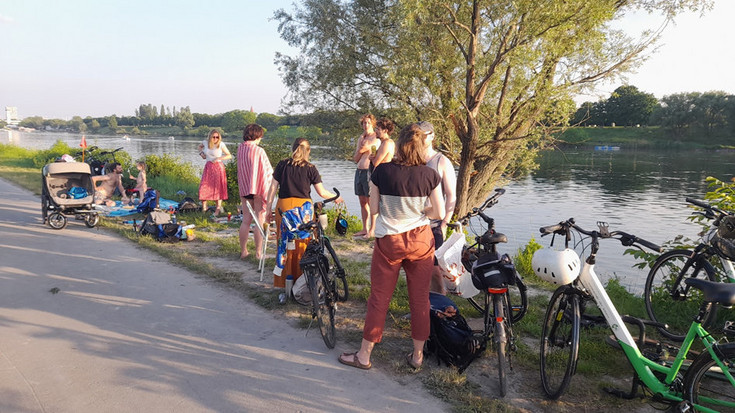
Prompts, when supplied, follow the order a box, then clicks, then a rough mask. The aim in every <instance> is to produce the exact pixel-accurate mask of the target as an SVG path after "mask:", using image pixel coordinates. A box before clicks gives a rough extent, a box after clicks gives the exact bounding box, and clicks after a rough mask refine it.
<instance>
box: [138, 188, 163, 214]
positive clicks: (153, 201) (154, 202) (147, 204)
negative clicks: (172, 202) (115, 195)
mask: <svg viewBox="0 0 735 413" xmlns="http://www.w3.org/2000/svg"><path fill="white" fill-rule="evenodd" d="M158 196H159V195H158V191H156V190H155V189H153V188H148V190H146V191H145V194H143V199H141V200H140V204H138V208H137V211H138V212H140V213H141V214H147V213H149V212H151V211H153V210H154V209H156V208H158Z"/></svg>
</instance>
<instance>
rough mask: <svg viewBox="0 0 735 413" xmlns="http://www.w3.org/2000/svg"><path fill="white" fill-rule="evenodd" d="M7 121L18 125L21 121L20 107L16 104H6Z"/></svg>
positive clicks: (9, 123)
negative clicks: (19, 115)
mask: <svg viewBox="0 0 735 413" xmlns="http://www.w3.org/2000/svg"><path fill="white" fill-rule="evenodd" d="M5 121H6V122H8V125H17V124H19V123H20V119H18V108H16V107H15V106H5Z"/></svg>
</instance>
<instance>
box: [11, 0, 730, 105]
mask: <svg viewBox="0 0 735 413" xmlns="http://www.w3.org/2000/svg"><path fill="white" fill-rule="evenodd" d="M292 2H293V0H269V1H254V0H239V1H236V0H231V1H224V0H210V1H194V0H177V1H173V0H169V1H163V0H148V1H143V0H125V1H122V0H110V1H106V0H103V1H100V0H64V1H58V0H0V108H4V107H5V106H15V107H17V108H18V115H19V117H20V118H21V119H22V118H25V117H29V116H42V117H44V118H46V119H49V118H60V119H70V118H71V117H72V116H77V115H78V116H82V117H86V116H93V117H99V116H109V115H112V114H115V115H118V116H132V115H134V114H135V109H136V108H138V106H139V105H141V104H148V103H150V104H152V105H154V106H156V107H158V108H160V106H161V105H162V104H163V105H164V106H166V107H169V108H173V107H176V108H177V109H178V108H181V107H182V106H189V108H190V109H191V111H192V112H198V113H209V114H216V113H224V112H227V111H230V110H234V109H242V110H250V109H251V108H252V109H253V110H254V111H255V112H256V113H261V112H269V113H274V114H275V113H278V111H279V109H280V108H281V105H280V104H281V100H282V98H283V97H284V96H285V95H286V93H287V90H286V88H285V86H284V85H283V83H282V82H281V79H280V76H279V72H278V68H277V66H276V65H275V64H274V58H275V53H276V52H277V51H279V52H282V53H285V54H291V55H292V54H294V53H295V51H294V49H292V48H290V47H289V46H288V45H287V44H286V43H285V42H284V41H283V40H281V39H280V37H279V35H278V31H277V24H278V23H277V22H276V21H273V20H270V19H271V17H272V16H273V12H274V11H275V10H276V9H279V8H284V9H286V10H289V9H291V8H292ZM734 16H735V2H733V1H731V0H715V7H714V9H713V10H712V11H710V12H708V13H707V14H706V15H705V16H704V17H700V16H699V15H698V14H685V15H681V16H679V17H678V18H677V20H676V21H677V23H676V25H674V26H669V27H667V28H666V30H665V32H664V36H663V38H662V39H661V41H660V42H659V48H658V49H657V51H656V52H655V53H653V54H652V55H651V57H650V58H649V60H648V61H647V62H646V63H645V64H644V65H643V66H642V67H640V68H639V69H637V73H634V74H630V75H628V77H627V82H626V81H617V82H615V83H609V84H600V85H599V86H598V87H597V90H596V91H595V92H594V93H593V94H591V95H587V96H580V97H578V98H577V101H578V103H581V102H583V101H597V100H598V99H600V98H602V99H606V98H607V97H609V95H610V93H611V92H612V91H613V90H615V88H616V87H618V86H620V85H622V84H631V85H634V86H636V87H638V89H640V90H642V91H644V92H647V93H653V94H654V95H655V96H656V97H657V98H661V97H663V96H665V95H670V94H673V93H681V92H705V91H711V90H722V91H725V92H727V93H732V94H735V70H733V69H734V68H733V66H734V65H735V52H734V51H733V50H735V30H732V24H733V23H732V21H733V20H732V19H733V17H734ZM661 22H662V19H661V18H660V17H657V16H649V15H646V14H644V13H638V14H635V15H632V16H628V17H626V18H625V20H624V21H623V22H621V23H620V24H621V25H622V27H623V28H624V29H625V30H626V31H628V32H630V33H631V34H634V33H637V31H638V30H639V29H640V28H642V27H657V26H659V25H660V23H661Z"/></svg>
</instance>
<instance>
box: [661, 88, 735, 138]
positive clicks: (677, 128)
mask: <svg viewBox="0 0 735 413" xmlns="http://www.w3.org/2000/svg"><path fill="white" fill-rule="evenodd" d="M661 103H662V105H661V106H660V107H659V108H658V109H657V110H656V111H655V112H654V113H653V115H652V121H653V122H654V123H655V124H659V125H661V127H662V128H664V129H665V130H666V131H667V132H669V133H670V134H672V135H673V136H674V137H675V138H676V139H677V140H685V141H687V142H691V141H694V142H698V143H709V142H710V141H711V140H712V139H713V138H715V139H717V140H718V141H726V142H728V144H730V143H729V142H731V139H729V138H731V137H732V132H734V131H735V128H733V125H735V96H733V95H728V94H726V93H725V92H721V91H714V92H706V93H699V92H687V93H676V94H673V95H668V96H664V97H663V98H662V99H661Z"/></svg>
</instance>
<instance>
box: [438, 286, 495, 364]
mask: <svg viewBox="0 0 735 413" xmlns="http://www.w3.org/2000/svg"><path fill="white" fill-rule="evenodd" d="M429 300H430V301H431V311H430V319H431V332H430V334H429V339H428V340H427V341H426V352H427V354H429V355H432V354H433V355H436V358H437V364H441V362H444V363H446V365H447V366H455V367H457V369H458V371H459V373H462V372H464V370H465V369H466V368H467V367H468V366H469V365H470V363H472V361H473V360H475V358H477V357H478V356H479V355H480V354H482V352H483V351H485V344H484V341H483V340H481V339H480V338H479V337H478V336H477V335H476V333H475V332H474V331H473V330H472V329H471V328H470V326H469V325H467V320H465V318H464V317H462V315H461V314H459V309H458V308H457V306H456V305H455V304H454V302H453V301H452V300H450V299H449V298H448V297H445V296H443V295H441V294H436V293H430V294H429ZM450 307H452V308H451V309H450ZM451 314H453V315H451Z"/></svg>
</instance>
